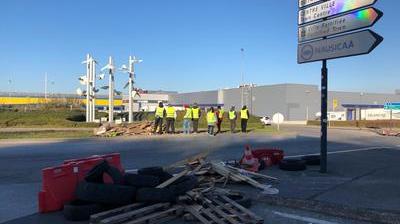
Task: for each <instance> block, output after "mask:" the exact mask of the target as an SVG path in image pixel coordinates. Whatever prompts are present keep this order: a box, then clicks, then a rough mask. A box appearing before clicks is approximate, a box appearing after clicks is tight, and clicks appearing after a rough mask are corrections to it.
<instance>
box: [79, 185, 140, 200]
mask: <svg viewBox="0 0 400 224" xmlns="http://www.w3.org/2000/svg"><path fill="white" fill-rule="evenodd" d="M75 193H76V197H77V198H78V199H80V200H83V201H88V202H93V203H101V204H108V205H126V204H129V203H132V202H134V199H135V195H136V188H135V187H132V186H122V185H116V184H97V183H89V182H81V183H79V184H78V186H77V188H76V192H75Z"/></svg>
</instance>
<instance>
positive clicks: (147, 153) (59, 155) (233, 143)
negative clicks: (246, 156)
mask: <svg viewBox="0 0 400 224" xmlns="http://www.w3.org/2000/svg"><path fill="white" fill-rule="evenodd" d="M283 130H285V134H282V135H262V134H257V135H256V134H249V135H243V134H235V135H231V134H223V135H220V136H216V137H209V136H206V135H205V134H200V135H196V136H179V137H178V136H173V137H170V136H160V137H145V138H113V139H86V140H65V141H64V140H49V141H43V140H42V141H15V142H14V141H0V198H1V199H2V200H1V201H0V223H2V222H6V221H10V222H7V223H37V222H35V221H34V220H35V219H34V218H33V219H32V217H34V215H33V216H32V214H34V213H35V212H36V211H37V192H38V191H39V189H40V182H41V176H40V175H41V169H42V168H44V167H48V166H55V165H57V164H60V163H62V161H63V160H66V159H72V158H79V157H86V156H91V155H95V154H106V153H113V152H119V153H121V157H122V163H123V165H124V167H125V168H126V169H136V168H140V167H145V166H153V165H162V166H166V165H170V164H172V163H175V162H177V161H180V160H182V159H185V158H187V157H190V156H193V155H196V154H198V153H201V152H207V153H209V154H211V155H212V157H213V158H214V159H218V158H224V159H226V158H230V159H239V158H240V156H241V153H242V150H243V148H244V146H245V145H247V144H249V145H251V146H254V147H262V146H274V147H280V148H282V149H284V150H285V153H286V155H288V156H295V155H301V154H310V153H317V152H318V151H319V130H318V128H308V127H300V126H294V127H284V128H283ZM399 145H400V138H388V137H381V136H377V135H375V134H373V133H370V132H367V131H357V130H344V129H331V130H330V131H329V145H328V148H329V151H330V152H337V151H346V150H360V149H365V148H371V147H391V148H396V147H399ZM265 207H266V206H264V205H263V206H261V207H260V208H259V210H260V209H261V210H263V211H264V213H263V215H264V216H267V217H268V218H269V219H272V220H275V219H276V220H277V221H276V222H271V223H330V222H332V223H358V222H353V221H351V222H350V221H348V220H342V219H338V218H335V217H325V216H320V215H318V214H312V213H305V212H301V211H288V210H287V209H283V208H273V209H272V208H271V209H268V207H266V208H267V209H263V208H265ZM257 208H258V207H257V206H255V208H254V209H255V210H257ZM274 211H275V212H274ZM288 214H289V215H288ZM29 217H30V220H31V221H27V220H28V219H29ZM299 217H300V218H299ZM24 218H25V219H24ZM308 218H311V219H308ZM32 220H33V221H32ZM278 220H280V221H279V222H278ZM310 220H313V221H310ZM316 220H322V221H317V222H315V221H316ZM323 221H326V222H323Z"/></svg>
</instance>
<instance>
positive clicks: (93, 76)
mask: <svg viewBox="0 0 400 224" xmlns="http://www.w3.org/2000/svg"><path fill="white" fill-rule="evenodd" d="M95 88H96V61H95V60H94V59H93V60H92V91H93V96H92V97H93V98H92V122H94V120H95V119H96V92H95V91H94V89H95Z"/></svg>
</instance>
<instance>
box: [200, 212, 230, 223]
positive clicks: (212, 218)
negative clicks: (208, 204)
mask: <svg viewBox="0 0 400 224" xmlns="http://www.w3.org/2000/svg"><path fill="white" fill-rule="evenodd" d="M202 212H203V213H204V214H205V215H206V216H208V217H209V218H210V219H211V220H213V221H214V222H216V223H217V224H225V221H223V220H222V219H220V218H218V217H217V216H216V215H214V214H213V213H212V211H211V210H210V209H203V210H202Z"/></svg>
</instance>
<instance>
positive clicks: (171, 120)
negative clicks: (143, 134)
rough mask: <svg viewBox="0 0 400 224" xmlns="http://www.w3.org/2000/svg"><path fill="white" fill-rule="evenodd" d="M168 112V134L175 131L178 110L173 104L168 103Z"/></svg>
mask: <svg viewBox="0 0 400 224" xmlns="http://www.w3.org/2000/svg"><path fill="white" fill-rule="evenodd" d="M166 113H167V125H166V132H167V133H168V134H174V133H175V119H176V110H175V107H173V106H172V105H171V104H169V105H168V107H167V109H166Z"/></svg>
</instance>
